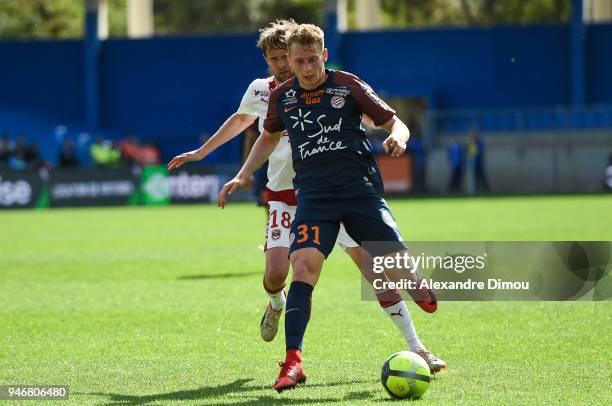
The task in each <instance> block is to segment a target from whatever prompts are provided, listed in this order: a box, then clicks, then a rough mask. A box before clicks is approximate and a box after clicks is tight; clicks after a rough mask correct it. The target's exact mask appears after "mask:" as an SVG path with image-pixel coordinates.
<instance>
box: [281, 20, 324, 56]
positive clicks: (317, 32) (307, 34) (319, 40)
mask: <svg viewBox="0 0 612 406" xmlns="http://www.w3.org/2000/svg"><path fill="white" fill-rule="evenodd" d="M294 43H297V44H302V45H311V44H314V45H318V46H319V48H321V51H322V50H323V45H324V34H323V30H322V29H321V28H319V27H317V26H316V25H314V24H299V25H296V26H295V27H293V28H292V29H291V30H290V31H289V33H288V34H287V49H291V45H292V44H294Z"/></svg>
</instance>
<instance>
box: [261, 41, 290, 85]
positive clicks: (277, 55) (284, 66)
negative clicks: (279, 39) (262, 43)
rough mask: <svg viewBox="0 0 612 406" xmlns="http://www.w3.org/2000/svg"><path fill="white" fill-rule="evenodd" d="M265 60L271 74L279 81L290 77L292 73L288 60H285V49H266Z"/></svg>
mask: <svg viewBox="0 0 612 406" xmlns="http://www.w3.org/2000/svg"><path fill="white" fill-rule="evenodd" d="M266 62H267V63H268V66H269V67H270V70H271V71H272V75H274V77H275V78H276V80H277V81H279V82H280V83H282V82H284V81H286V80H289V79H291V77H292V76H293V73H292V72H291V69H289V62H288V61H287V50H286V49H279V48H273V49H268V50H267V51H266Z"/></svg>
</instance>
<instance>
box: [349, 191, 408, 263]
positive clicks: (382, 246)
mask: <svg viewBox="0 0 612 406" xmlns="http://www.w3.org/2000/svg"><path fill="white" fill-rule="evenodd" d="M343 223H344V226H345V227H346V231H347V232H348V234H349V235H350V236H351V238H352V239H353V240H355V241H356V242H357V243H359V245H361V246H362V247H363V248H364V249H366V250H367V251H368V252H369V253H370V255H372V256H380V255H386V254H389V253H392V252H398V251H403V250H405V249H406V246H405V245H404V243H403V242H402V235H401V233H400V231H399V228H398V227H397V223H396V221H395V217H393V214H392V213H391V210H390V209H389V206H388V205H387V202H386V201H385V200H384V199H383V198H382V197H378V196H372V197H368V198H362V199H357V200H355V201H353V202H352V204H351V205H350V206H347V208H346V209H345V211H344V216H343ZM364 242H373V243H364Z"/></svg>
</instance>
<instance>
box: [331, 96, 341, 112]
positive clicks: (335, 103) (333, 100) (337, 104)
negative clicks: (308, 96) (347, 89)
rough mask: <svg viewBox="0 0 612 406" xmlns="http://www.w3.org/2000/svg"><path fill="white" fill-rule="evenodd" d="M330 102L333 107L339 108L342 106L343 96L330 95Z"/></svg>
mask: <svg viewBox="0 0 612 406" xmlns="http://www.w3.org/2000/svg"><path fill="white" fill-rule="evenodd" d="M330 104H331V106H332V107H333V108H335V109H340V108H342V106H344V97H342V96H332V98H331V100H330Z"/></svg>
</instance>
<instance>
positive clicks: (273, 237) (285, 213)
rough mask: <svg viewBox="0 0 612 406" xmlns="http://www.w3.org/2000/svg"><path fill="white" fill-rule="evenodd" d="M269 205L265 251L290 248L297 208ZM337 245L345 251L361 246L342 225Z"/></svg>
mask: <svg viewBox="0 0 612 406" xmlns="http://www.w3.org/2000/svg"><path fill="white" fill-rule="evenodd" d="M268 205H269V206H270V210H269V211H268V224H267V227H266V228H267V229H266V246H265V249H266V250H267V249H268V248H276V247H284V248H289V246H290V245H291V243H290V242H289V235H290V234H291V222H292V221H293V218H294V217H295V209H296V206H289V205H288V204H287V203H283V202H278V201H270V202H268ZM336 244H338V245H339V246H341V247H342V248H343V249H347V248H354V247H358V246H359V244H357V243H356V242H355V241H354V240H353V239H352V238H351V237H350V236H349V235H348V233H347V232H346V229H345V228H344V225H342V224H340V230H339V231H338V239H337V240H336Z"/></svg>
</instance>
